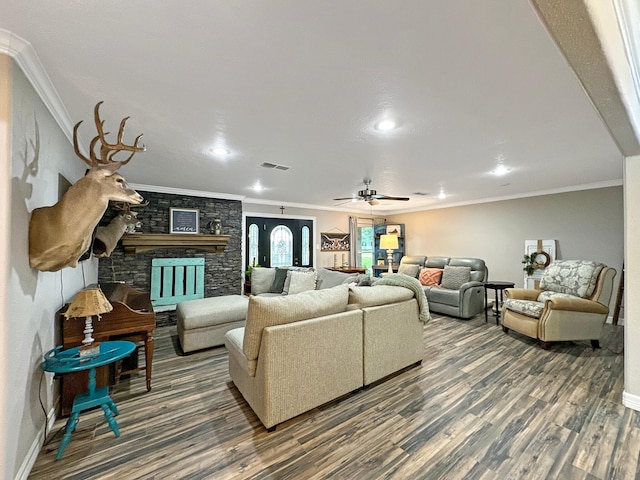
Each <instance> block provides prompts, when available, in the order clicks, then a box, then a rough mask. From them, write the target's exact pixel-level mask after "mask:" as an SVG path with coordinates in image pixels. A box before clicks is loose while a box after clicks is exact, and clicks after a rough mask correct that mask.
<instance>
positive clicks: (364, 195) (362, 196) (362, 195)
mask: <svg viewBox="0 0 640 480" xmlns="http://www.w3.org/2000/svg"><path fill="white" fill-rule="evenodd" d="M363 183H364V187H365V188H364V190H359V191H358V196H357V197H356V196H353V197H344V198H334V200H336V201H340V200H351V201H354V200H364V201H365V202H367V203H368V204H369V205H377V204H378V203H380V202H378V200H399V201H401V202H406V201H408V200H409V197H391V196H389V195H382V194H378V193H377V192H376V191H375V190H371V189H370V188H369V186H370V185H371V180H370V179H368V178H365V179H364V180H363ZM358 197H359V198H358Z"/></svg>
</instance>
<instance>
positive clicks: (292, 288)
mask: <svg viewBox="0 0 640 480" xmlns="http://www.w3.org/2000/svg"><path fill="white" fill-rule="evenodd" d="M315 289H316V272H314V271H312V272H301V271H295V270H292V271H289V272H287V279H286V280H285V282H284V287H283V289H282V294H283V295H293V294H295V293H301V292H307V291H309V290H315Z"/></svg>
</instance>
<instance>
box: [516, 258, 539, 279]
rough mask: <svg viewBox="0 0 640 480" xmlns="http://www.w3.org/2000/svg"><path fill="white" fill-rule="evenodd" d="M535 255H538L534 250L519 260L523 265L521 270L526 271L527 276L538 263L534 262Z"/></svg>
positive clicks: (531, 273)
mask: <svg viewBox="0 0 640 480" xmlns="http://www.w3.org/2000/svg"><path fill="white" fill-rule="evenodd" d="M537 256H538V253H537V252H534V253H532V254H531V255H525V256H524V258H523V259H522V262H520V263H522V264H523V265H524V267H523V268H522V270H524V271H525V272H527V275H529V276H531V275H533V272H534V270H535V269H536V268H538V265H537V264H536V257H537Z"/></svg>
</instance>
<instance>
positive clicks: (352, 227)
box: [349, 216, 358, 265]
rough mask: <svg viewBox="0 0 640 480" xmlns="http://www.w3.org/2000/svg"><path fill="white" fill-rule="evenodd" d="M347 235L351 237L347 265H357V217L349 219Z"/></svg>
mask: <svg viewBox="0 0 640 480" xmlns="http://www.w3.org/2000/svg"><path fill="white" fill-rule="evenodd" d="M349 234H350V235H351V237H350V238H351V241H350V242H349V265H357V263H356V262H357V258H356V252H357V248H358V247H357V243H358V217H351V216H350V217H349Z"/></svg>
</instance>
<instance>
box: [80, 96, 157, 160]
mask: <svg viewBox="0 0 640 480" xmlns="http://www.w3.org/2000/svg"><path fill="white" fill-rule="evenodd" d="M102 103H103V102H102V101H100V102H98V103H96V106H95V108H94V109H93V111H94V117H95V123H96V129H97V130H98V135H97V136H95V137H94V138H93V140H91V143H90V144H89V155H90V157H91V158H90V159H89V158H87V157H85V156H84V155H83V154H82V153H81V152H80V148H79V147H78V127H80V124H81V123H82V120H80V121H79V122H78V123H76V124H75V126H74V127H73V149H74V151H75V152H76V155H77V156H78V157H80V159H81V160H82V161H83V162H85V163H86V164H87V165H89V166H90V167H97V166H98V165H110V164H114V163H119V164H120V165H126V164H127V163H129V160H131V159H132V158H133V156H134V155H135V154H136V153H137V152H144V151H145V147H144V145H142V146H141V147H139V146H138V141H139V140H140V138H141V137H142V133H141V134H140V135H138V136H137V137H136V139H135V141H134V142H133V145H125V144H124V143H123V141H122V137H123V136H124V127H125V125H126V123H127V120H129V117H125V118H123V119H122V121H121V122H120V128H119V129H118V138H117V142H116V143H113V144H111V143H109V142H108V141H107V139H106V138H105V135H109V132H106V133H105V132H104V120H101V119H100V105H101V104H102ZM98 142H100V158H98V157H97V156H96V151H95V146H96V144H97V143H98ZM121 151H128V152H131V155H129V157H127V159H126V160H122V161H120V162H117V161H115V160H114V156H115V155H116V154H117V153H118V152H121ZM120 165H119V166H120Z"/></svg>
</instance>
